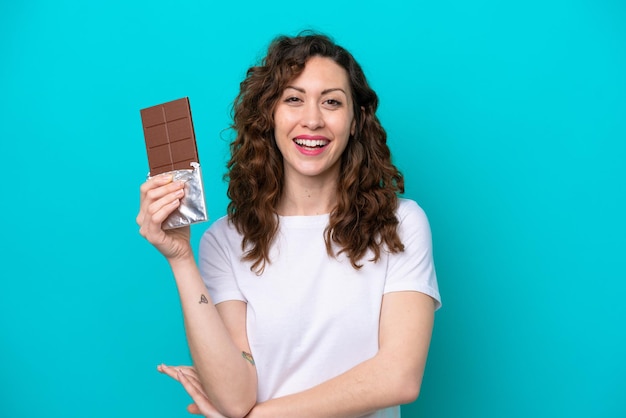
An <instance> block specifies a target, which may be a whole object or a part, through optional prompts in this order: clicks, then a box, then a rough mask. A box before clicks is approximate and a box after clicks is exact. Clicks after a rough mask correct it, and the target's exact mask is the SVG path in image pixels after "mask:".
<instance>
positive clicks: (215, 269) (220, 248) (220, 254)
mask: <svg viewBox="0 0 626 418" xmlns="http://www.w3.org/2000/svg"><path fill="white" fill-rule="evenodd" d="M229 229H230V225H229V224H228V221H227V219H226V218H225V217H224V218H220V219H218V220H217V221H215V222H214V223H213V225H211V227H210V228H209V229H208V230H207V231H206V232H205V233H204V235H203V236H202V239H201V240H200V249H199V257H198V264H199V268H200V274H201V275H202V280H203V281H204V285H205V286H206V288H207V290H208V291H209V295H211V299H212V300H213V303H214V304H218V303H220V302H224V301H227V300H241V301H244V302H246V300H245V298H244V296H243V294H242V293H241V291H240V289H239V286H238V285H237V281H236V273H235V271H234V266H235V265H239V264H240V260H239V257H237V256H236V255H235V257H237V260H235V263H233V248H232V243H233V231H230V230H229ZM239 245H241V242H239ZM235 249H236V248H235Z"/></svg>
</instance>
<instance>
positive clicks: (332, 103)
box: [326, 99, 342, 107]
mask: <svg viewBox="0 0 626 418" xmlns="http://www.w3.org/2000/svg"><path fill="white" fill-rule="evenodd" d="M326 104H327V105H329V106H331V107H339V106H341V105H342V103H341V102H340V101H339V100H337V99H328V100H326Z"/></svg>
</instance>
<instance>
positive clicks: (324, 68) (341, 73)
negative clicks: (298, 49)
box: [289, 56, 350, 94]
mask: <svg viewBox="0 0 626 418" xmlns="http://www.w3.org/2000/svg"><path fill="white" fill-rule="evenodd" d="M289 85H290V86H295V87H300V88H304V89H305V90H309V89H310V90H316V89H320V90H327V89H336V88H340V89H342V90H344V91H345V92H346V94H348V93H349V90H350V82H349V80H348V73H347V72H346V70H345V69H344V68H343V67H342V66H340V65H339V64H337V63H336V62H335V61H333V60H332V59H331V58H327V57H318V56H316V57H311V58H309V60H308V61H307V62H306V64H305V65H304V70H303V71H302V73H300V74H299V75H298V76H297V77H296V78H294V79H293V80H292V82H291V83H289Z"/></svg>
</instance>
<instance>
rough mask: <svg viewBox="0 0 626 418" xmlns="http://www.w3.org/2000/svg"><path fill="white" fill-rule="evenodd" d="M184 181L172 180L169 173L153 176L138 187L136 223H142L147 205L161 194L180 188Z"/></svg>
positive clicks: (161, 195)
mask: <svg viewBox="0 0 626 418" xmlns="http://www.w3.org/2000/svg"><path fill="white" fill-rule="evenodd" d="M184 187H185V183H184V182H182V181H173V177H172V175H171V174H169V175H160V176H157V177H154V178H152V179H150V180H148V181H146V182H145V183H144V184H142V185H141V187H140V195H141V196H140V199H139V214H138V215H137V219H136V221H137V224H139V225H142V224H143V221H144V217H145V215H146V213H147V210H148V206H149V205H150V204H152V203H153V202H154V201H156V200H158V199H160V198H162V197H163V196H165V195H167V194H169V193H172V192H174V191H177V190H179V189H182V188H184Z"/></svg>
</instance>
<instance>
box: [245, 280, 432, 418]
mask: <svg viewBox="0 0 626 418" xmlns="http://www.w3.org/2000/svg"><path fill="white" fill-rule="evenodd" d="M434 311H435V304H434V302H433V299H432V298H431V297H430V296H427V295H425V294H423V293H419V292H394V293H388V294H386V295H385V296H384V297H383V304H382V308H381V318H380V334H379V339H380V348H379V351H378V353H377V354H376V355H375V356H374V357H373V358H371V359H369V360H367V361H364V362H363V363H361V364H359V365H357V366H356V367H354V368H352V369H351V370H348V371H347V372H345V373H343V374H341V375H339V376H337V377H335V378H333V379H331V380H328V381H326V382H324V383H322V384H320V385H318V386H315V387H313V388H311V389H309V390H306V391H304V392H300V393H296V394H293V395H288V396H284V397H281V398H276V399H272V400H269V401H267V402H264V403H261V404H258V405H257V406H255V407H254V408H253V409H252V411H251V412H250V414H249V415H248V417H249V418H262V417H277V416H281V417H318V418H321V417H337V418H339V417H358V416H362V415H364V414H367V413H371V412H374V411H376V410H378V409H382V408H385V407H389V406H394V405H400V404H405V403H410V402H413V401H414V400H415V399H417V396H418V394H419V390H420V386H421V382H422V376H423V373H424V367H425V365H426V357H427V355H428V347H429V345H430V338H431V334H432V328H433V319H434Z"/></svg>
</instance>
